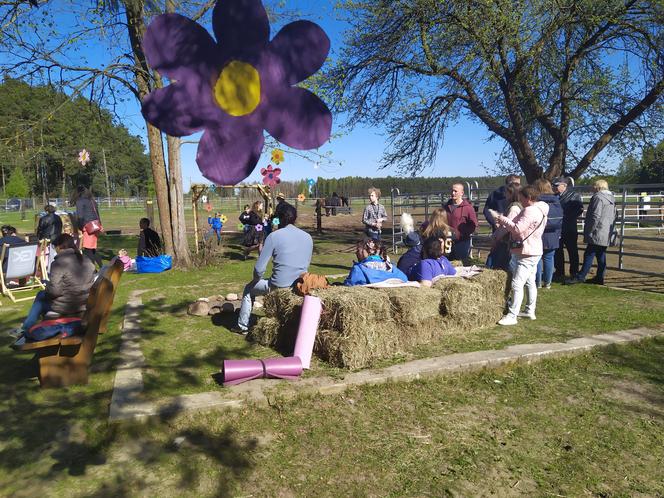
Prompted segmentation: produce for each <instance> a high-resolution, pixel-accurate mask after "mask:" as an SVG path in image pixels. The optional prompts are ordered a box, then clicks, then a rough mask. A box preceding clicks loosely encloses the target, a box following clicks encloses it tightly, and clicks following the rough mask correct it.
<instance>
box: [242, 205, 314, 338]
mask: <svg viewBox="0 0 664 498" xmlns="http://www.w3.org/2000/svg"><path fill="white" fill-rule="evenodd" d="M296 219H297V210H296V209H295V208H294V207H293V206H287V207H285V208H284V209H283V211H282V214H281V218H280V220H279V226H280V227H281V228H279V230H277V231H275V232H272V233H271V234H270V235H268V236H267V237H266V238H265V242H264V245H263V250H262V251H261V254H260V256H259V257H258V261H256V265H255V266H254V279H253V280H252V281H251V282H249V283H248V284H247V285H246V286H245V288H244V293H243V294H242V305H241V307H240V315H239V317H238V321H237V328H238V329H239V330H238V331H239V332H241V333H242V334H245V333H246V332H247V331H248V330H249V317H250V316H251V308H252V307H253V303H254V298H255V297H256V296H264V295H266V294H268V293H269V292H271V291H273V290H275V289H280V288H288V287H292V286H293V283H294V282H295V281H296V280H297V279H298V278H299V277H300V275H302V274H303V273H305V272H306V271H307V269H308V268H309V263H310V262H311V255H312V253H313V249H314V242H313V239H312V238H311V235H309V234H308V233H307V232H305V231H304V230H300V229H299V228H297V227H296V226H295V225H294V223H295V220H296ZM270 258H272V275H271V276H270V278H269V279H266V278H263V274H264V273H265V270H266V268H267V264H268V262H269V261H270Z"/></svg>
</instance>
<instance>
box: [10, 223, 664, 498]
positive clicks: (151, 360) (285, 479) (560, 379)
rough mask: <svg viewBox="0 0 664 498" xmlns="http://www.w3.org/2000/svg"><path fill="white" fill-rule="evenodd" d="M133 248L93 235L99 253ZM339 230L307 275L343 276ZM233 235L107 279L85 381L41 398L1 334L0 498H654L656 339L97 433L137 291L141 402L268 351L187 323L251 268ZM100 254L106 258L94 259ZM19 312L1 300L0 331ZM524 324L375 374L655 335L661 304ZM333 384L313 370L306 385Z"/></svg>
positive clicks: (215, 327) (662, 427)
mask: <svg viewBox="0 0 664 498" xmlns="http://www.w3.org/2000/svg"><path fill="white" fill-rule="evenodd" d="M132 241H134V243H135V239H134V238H131V237H127V238H124V237H119V238H118V237H116V238H112V239H111V238H109V239H108V240H107V241H106V243H103V244H101V247H105V248H107V249H108V253H107V254H108V255H109V256H110V255H111V254H112V253H113V252H115V251H117V249H118V248H119V247H121V246H123V245H129V243H130V242H132ZM353 241H354V236H348V237H345V238H343V239H339V238H335V237H331V236H328V237H325V238H319V239H317V240H316V254H315V255H314V266H313V271H315V272H319V273H326V274H337V273H344V272H345V271H346V269H347V268H348V266H349V265H350V262H351V261H352V259H353V255H352V252H347V249H348V248H349V246H350V245H351V244H352V242H353ZM234 242H236V241H234V240H233V239H229V243H230V247H227V248H225V250H224V251H223V252H222V253H220V254H219V255H217V257H216V258H215V260H214V264H213V265H212V266H209V267H207V268H204V269H198V270H192V271H188V272H183V271H173V272H167V273H164V274H160V275H131V274H127V275H125V276H124V277H123V279H122V281H121V285H120V288H119V291H118V294H117V296H116V302H115V303H114V307H113V314H112V317H111V321H110V323H109V331H108V332H107V333H106V334H105V335H104V336H102V337H100V340H99V344H98V346H97V350H96V352H95V358H94V361H93V372H92V375H91V383H90V384H89V385H88V386H82V387H74V388H68V389H61V390H43V391H42V390H39V388H38V385H37V382H36V380H35V379H34V378H31V375H32V373H33V370H32V364H31V362H30V359H29V356H24V355H17V354H15V353H13V352H12V351H10V350H9V348H7V347H6V346H7V345H9V343H10V342H11V341H10V339H9V338H5V337H3V336H0V372H1V375H2V379H3V381H2V382H1V383H0V416H1V417H2V421H3V423H2V425H1V426H0V433H1V437H0V495H3V496H26V497H27V496H30V497H32V496H39V495H44V496H67V497H79V496H81V497H82V496H98V497H101V496H109V497H110V496H113V497H116V496H156V495H159V496H168V497H170V496H174V497H175V496H250V495H251V496H310V495H312V494H314V493H315V494H318V495H323V496H349V495H350V496H366V495H370V496H427V495H435V496H476V495H490V494H497V495H499V496H512V495H523V496H555V495H562V496H582V495H590V496H661V495H664V484H663V483H664V470H663V467H662V465H661V462H662V461H664V362H663V361H662V358H663V357H664V339H654V340H648V341H644V342H642V343H639V344H636V345H630V346H621V347H610V348H605V349H603V350H598V351H595V352H593V353H590V354H585V355H580V356H576V357H573V358H559V359H552V360H547V361H543V362H541V363H537V364H535V365H532V366H520V367H505V368H501V369H494V370H488V371H484V372H480V373H473V374H463V375H450V376H446V377H442V378H438V379H431V380H426V381H421V382H415V383H408V384H388V385H382V386H374V387H362V388H354V389H351V390H349V391H347V392H345V393H344V394H343V395H335V396H328V397H322V396H306V397H301V398H298V399H294V400H289V401H282V400H275V401H274V402H272V404H271V406H269V407H248V408H245V409H242V410H240V411H235V412H209V413H204V414H201V413H198V414H180V415H177V416H174V417H172V418H168V419H163V420H153V421H151V422H150V423H147V424H123V425H114V426H109V425H108V423H107V417H108V406H109V403H110V397H111V390H112V383H113V377H114V373H115V365H116V364H117V362H118V350H119V344H120V326H121V322H122V317H123V311H124V303H126V301H127V299H128V296H129V294H130V292H131V291H134V290H144V291H145V292H144V293H143V294H142V299H143V303H144V309H143V312H142V314H141V324H142V327H143V329H144V335H143V339H142V349H143V352H144V354H145V356H146V361H147V368H146V370H145V371H144V381H145V383H146V396H148V397H151V398H158V397H163V396H170V395H174V394H183V393H191V392H200V391H209V390H217V389H223V388H221V387H219V386H218V385H217V384H215V383H214V382H213V381H212V378H211V375H212V374H213V373H215V372H217V371H218V370H219V367H220V365H221V361H222V360H223V359H224V358H242V357H264V356H269V355H272V354H273V353H272V352H271V351H270V350H268V349H266V348H262V347H259V346H256V345H252V344H249V343H247V342H246V341H245V340H244V339H243V338H242V337H241V336H239V335H236V334H233V333H231V332H230V331H229V330H228V326H229V325H230V324H231V322H232V320H231V319H230V318H218V319H217V318H215V319H211V318H210V317H190V316H188V315H186V306H187V305H188V304H189V303H190V302H192V301H193V300H195V299H196V298H198V297H201V296H208V295H213V294H217V293H226V292H231V291H232V292H240V291H241V289H242V286H243V285H244V283H245V282H246V281H247V280H248V279H249V278H250V275H251V269H252V266H253V264H254V262H255V259H253V260H249V261H246V262H245V261H241V260H240V259H239V258H238V250H237V248H236V247H234ZM105 254H106V253H105ZM28 306H29V303H22V304H18V305H16V304H9V303H8V301H7V300H6V299H3V305H2V306H0V330H2V329H6V328H10V327H13V326H16V325H18V323H19V322H20V320H21V319H22V317H23V316H24V315H25V312H26V311H27V308H28ZM537 314H538V320H537V321H535V322H527V323H522V324H520V325H518V326H516V327H511V328H508V329H504V328H499V327H495V328H489V329H484V330H482V331H478V332H474V333H470V334H467V335H465V336H463V337H461V336H451V337H448V338H446V339H445V340H444V341H441V343H440V344H437V345H436V346H435V347H428V348H421V349H418V350H415V351H411V352H409V353H408V354H407V355H403V356H400V357H397V358H394V359H393V360H392V361H391V362H398V361H405V360H408V359H413V358H420V357H424V356H432V355H440V354H447V353H450V352H462V351H471V350H478V349H487V348H499V347H504V346H505V345H508V344H517V343H526V342H531V343H532V342H552V341H560V340H567V339H569V338H571V337H576V336H580V335H587V334H594V333H598V332H602V331H609V330H619V329H625V328H634V327H636V326H641V325H644V326H659V325H661V324H662V323H664V296H659V295H655V294H645V293H637V292H621V291H615V290H611V289H606V288H601V287H596V286H591V285H579V286H573V287H562V286H554V288H553V289H551V290H550V291H548V292H546V291H544V292H542V293H541V294H540V299H539V307H538V313H537ZM330 373H332V374H334V375H340V376H341V375H343V371H333V370H332V369H329V368H326V367H325V366H324V365H323V364H322V363H321V362H316V363H314V369H313V371H312V372H310V373H309V374H308V375H320V374H330Z"/></svg>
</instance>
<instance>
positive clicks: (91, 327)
mask: <svg viewBox="0 0 664 498" xmlns="http://www.w3.org/2000/svg"><path fill="white" fill-rule="evenodd" d="M112 304H113V284H112V283H111V281H110V280H109V279H108V278H106V277H105V276H99V277H98V278H97V280H95V283H94V284H93V285H92V288H91V289H90V294H89V295H88V303H87V307H86V310H85V315H84V316H83V323H84V324H85V335H84V336H83V343H82V344H81V349H80V352H79V355H80V360H81V361H82V362H85V363H87V364H88V365H89V364H90V362H91V361H92V353H93V352H94V350H95V346H96V345H97V336H98V335H99V328H100V326H101V324H102V322H103V320H104V318H105V317H107V315H108V314H109V313H110V311H111V305H112ZM106 319H108V318H106Z"/></svg>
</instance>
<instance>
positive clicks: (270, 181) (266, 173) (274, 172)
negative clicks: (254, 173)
mask: <svg viewBox="0 0 664 498" xmlns="http://www.w3.org/2000/svg"><path fill="white" fill-rule="evenodd" d="M280 174H281V168H273V167H272V165H271V164H270V165H268V167H267V168H261V175H263V183H264V184H265V185H269V186H270V187H276V186H277V183H280V182H281V178H279V175H280Z"/></svg>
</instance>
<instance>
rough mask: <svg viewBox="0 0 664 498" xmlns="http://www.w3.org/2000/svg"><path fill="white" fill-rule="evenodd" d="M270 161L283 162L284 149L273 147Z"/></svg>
mask: <svg viewBox="0 0 664 498" xmlns="http://www.w3.org/2000/svg"><path fill="white" fill-rule="evenodd" d="M272 162H273V163H274V164H281V163H283V162H284V151H283V150H281V149H274V150H273V151H272Z"/></svg>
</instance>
